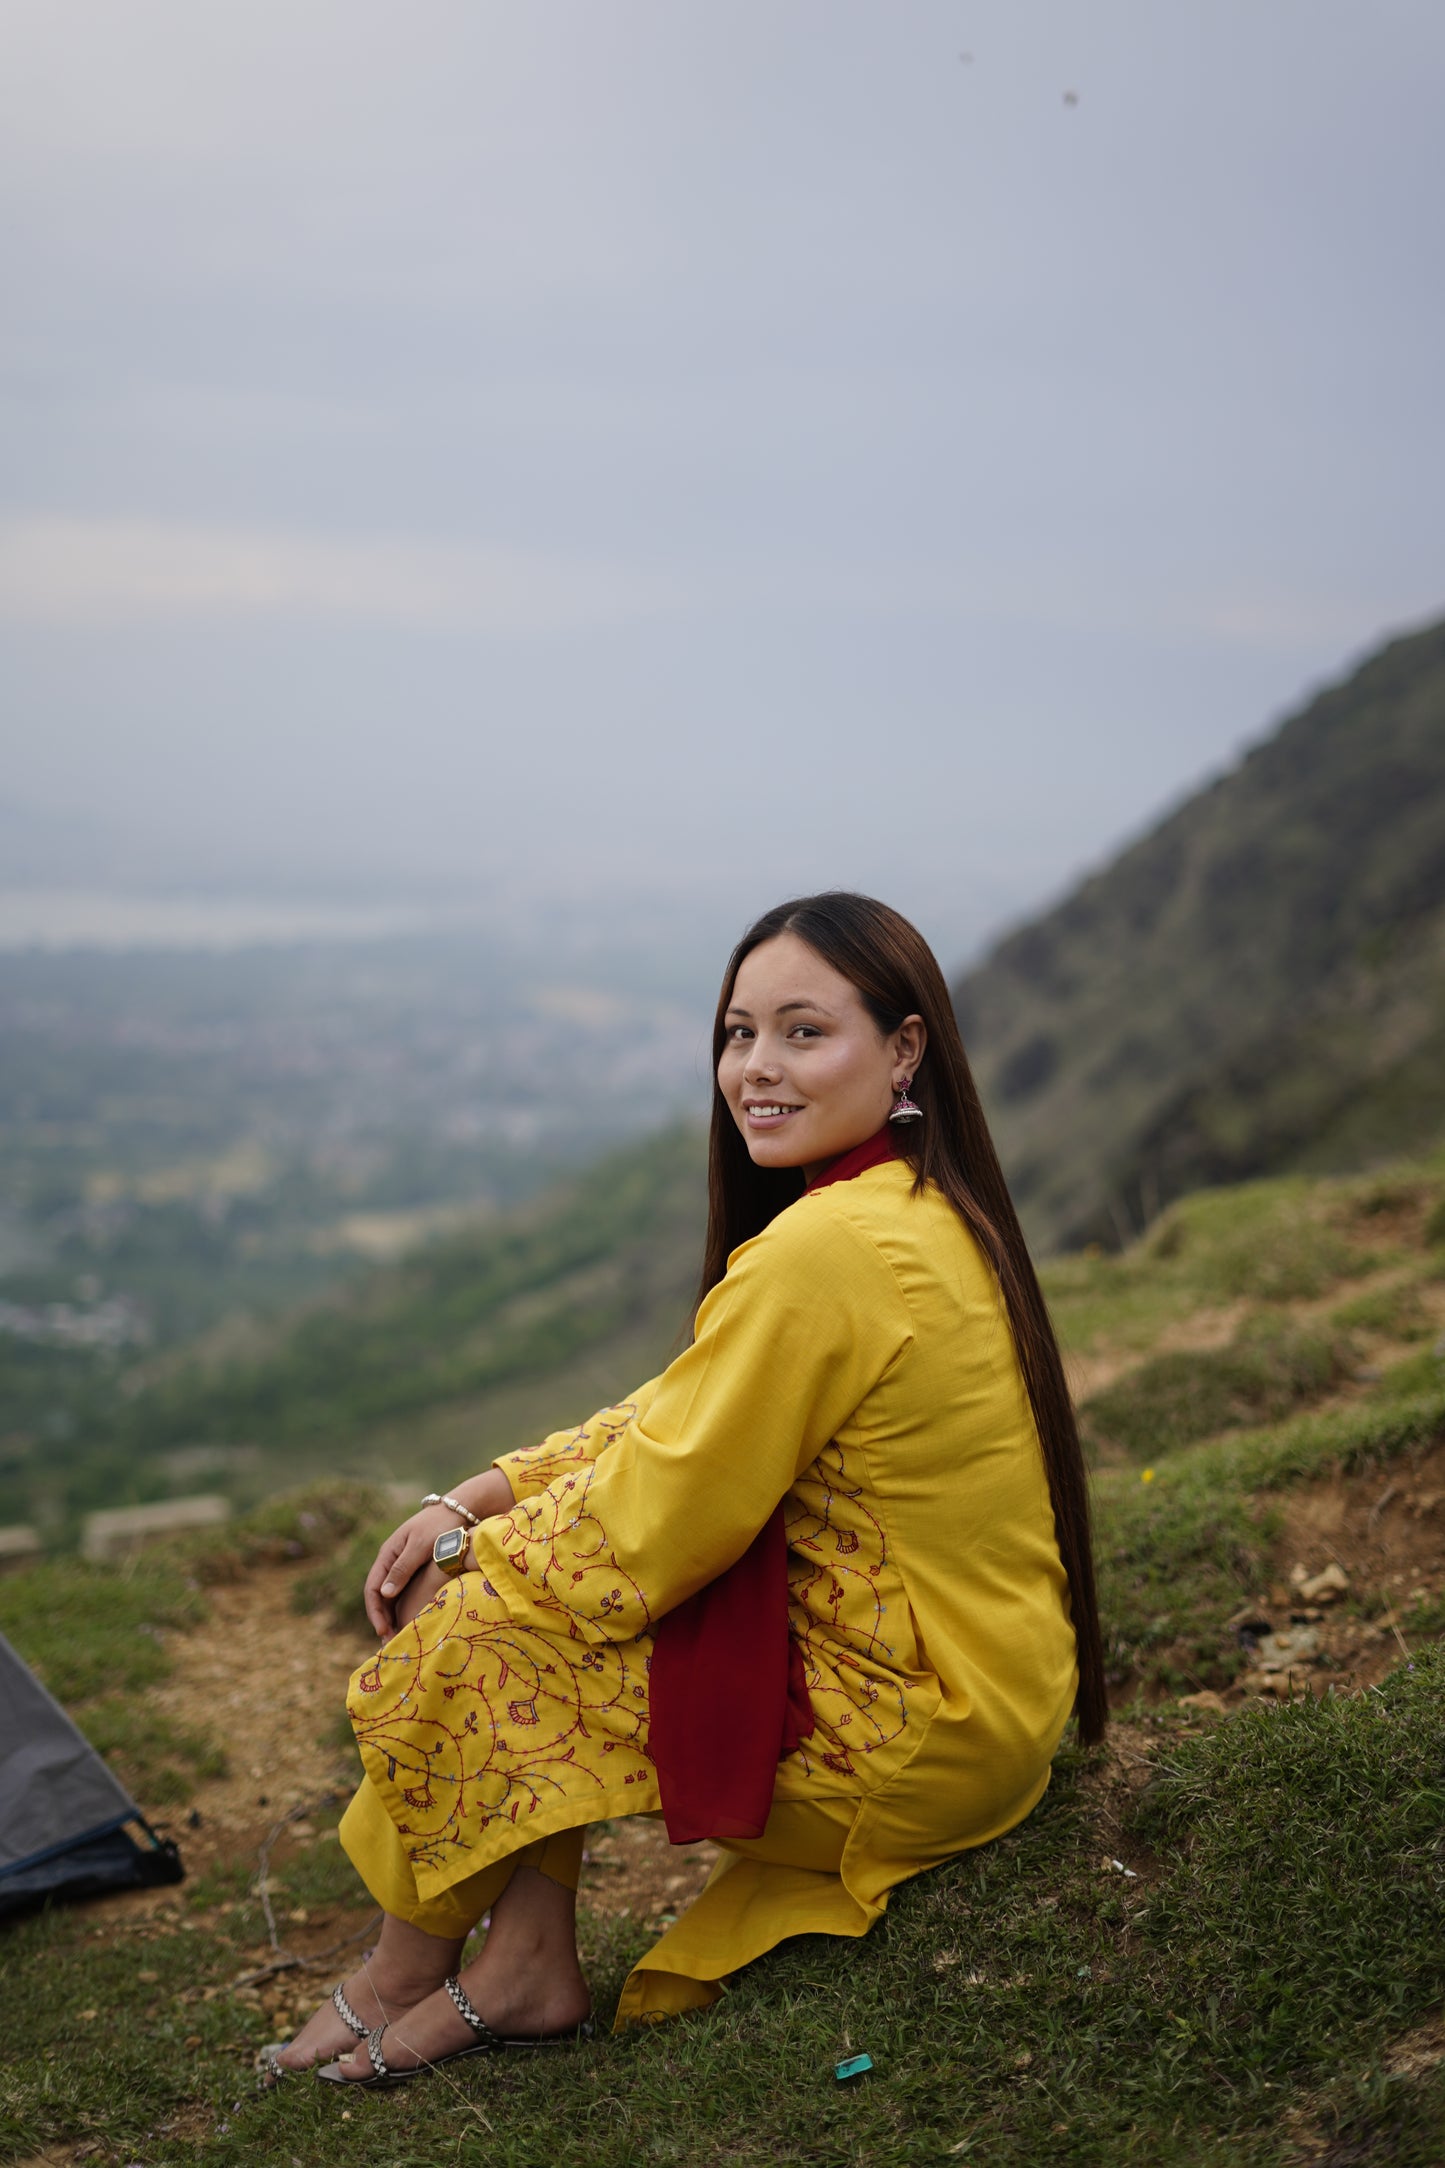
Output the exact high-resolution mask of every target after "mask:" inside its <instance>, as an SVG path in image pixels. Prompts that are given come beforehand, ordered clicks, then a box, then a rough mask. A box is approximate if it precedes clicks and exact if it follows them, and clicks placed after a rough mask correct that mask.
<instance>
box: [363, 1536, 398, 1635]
mask: <svg viewBox="0 0 1445 2168" xmlns="http://www.w3.org/2000/svg"><path fill="white" fill-rule="evenodd" d="M405 1545H406V1530H405V1528H398V1529H396V1530H395V1531H394V1532H393V1533H392V1534H391V1535H389V1536H388V1537H387V1539H386V1541H385V1543H383V1545H382V1546H381V1549H380V1550H379V1551H378V1552H377V1554H376V1557H375V1559H374V1561H373V1563H372V1568H371V1571H370V1573H369V1574H368V1575H367V1576H366V1585H365V1587H364V1588H363V1590H362V1599H361V1600H362V1602H363V1603H364V1604H365V1606H366V1615H367V1617H368V1619H369V1620H370V1621H371V1624H372V1626H373V1628H374V1629H375V1631H376V1632H377V1633H379V1634H390V1633H392V1632H393V1631H394V1629H395V1624H396V1621H395V1618H394V1615H393V1612H392V1606H391V1604H390V1602H389V1601H388V1599H387V1598H386V1597H385V1596H384V1595H383V1594H382V1588H383V1586H384V1584H386V1583H387V1582H388V1581H391V1580H392V1577H393V1576H394V1574H395V1571H396V1559H397V1556H398V1553H399V1552H400V1551H402V1550H403V1549H404V1548H405Z"/></svg>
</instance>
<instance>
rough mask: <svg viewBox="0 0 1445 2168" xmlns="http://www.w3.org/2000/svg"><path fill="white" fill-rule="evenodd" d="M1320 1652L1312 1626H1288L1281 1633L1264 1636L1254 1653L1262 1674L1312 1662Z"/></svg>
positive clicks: (1314, 1629)
mask: <svg viewBox="0 0 1445 2168" xmlns="http://www.w3.org/2000/svg"><path fill="white" fill-rule="evenodd" d="M1319 1650H1320V1637H1319V1633H1318V1630H1317V1629H1316V1628H1315V1627H1313V1626H1290V1627H1287V1628H1286V1630H1285V1631H1284V1632H1283V1633H1278V1634H1265V1635H1264V1636H1263V1637H1262V1639H1261V1640H1260V1644H1259V1647H1258V1649H1257V1650H1256V1651H1255V1656H1256V1660H1257V1662H1258V1664H1259V1668H1260V1670H1261V1671H1264V1672H1273V1671H1288V1670H1290V1669H1291V1667H1292V1666H1296V1665H1300V1664H1308V1663H1311V1662H1313V1660H1314V1658H1315V1657H1316V1656H1318V1654H1319Z"/></svg>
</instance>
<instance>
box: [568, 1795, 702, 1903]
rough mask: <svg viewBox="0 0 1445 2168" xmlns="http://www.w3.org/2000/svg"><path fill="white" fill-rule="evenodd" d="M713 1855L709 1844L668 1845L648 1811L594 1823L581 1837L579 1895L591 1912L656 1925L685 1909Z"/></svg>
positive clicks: (661, 1828) (660, 1825)
mask: <svg viewBox="0 0 1445 2168" xmlns="http://www.w3.org/2000/svg"><path fill="white" fill-rule="evenodd" d="M717 1856H718V1855H717V1846H716V1845H715V1844H686V1845H678V1846H676V1847H674V1846H673V1845H670V1844H669V1843H668V1841H667V1831H666V1830H665V1829H664V1827H663V1825H662V1823H661V1822H660V1821H659V1820H657V1819H656V1818H655V1817H654V1816H653V1815H650V1814H636V1815H632V1816H629V1818H628V1819H627V1820H626V1821H623V1822H599V1823H598V1824H597V1825H596V1827H595V1828H594V1829H592V1830H591V1831H590V1833H589V1835H588V1838H587V1850H586V1854H585V1864H584V1866H583V1869H582V1895H583V1897H584V1898H585V1900H586V1902H587V1903H588V1904H589V1905H591V1907H592V1909H593V1911H594V1912H606V1913H610V1914H612V1915H613V1916H614V1917H616V1918H628V1917H631V1918H632V1919H635V1920H641V1921H642V1922H643V1923H644V1924H645V1925H646V1926H648V1927H655V1928H662V1927H665V1926H666V1925H667V1924H668V1923H669V1921H671V1920H674V1919H676V1917H677V1915H678V1913H679V1912H684V1911H686V1909H687V1907H688V1906H689V1905H690V1904H691V1903H692V1900H693V1898H694V1897H696V1896H697V1894H698V1892H699V1891H700V1890H701V1888H702V1886H703V1884H704V1883H705V1882H706V1880H707V1878H708V1876H709V1875H710V1874H711V1873H712V1869H713V1862H714V1860H715V1859H716V1858H717Z"/></svg>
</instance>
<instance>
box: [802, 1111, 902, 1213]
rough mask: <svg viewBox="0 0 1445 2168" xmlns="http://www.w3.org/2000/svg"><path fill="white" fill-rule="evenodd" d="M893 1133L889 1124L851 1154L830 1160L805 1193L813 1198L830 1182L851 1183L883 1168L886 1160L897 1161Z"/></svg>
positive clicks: (843, 1154)
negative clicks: (875, 1169) (818, 1190)
mask: <svg viewBox="0 0 1445 2168" xmlns="http://www.w3.org/2000/svg"><path fill="white" fill-rule="evenodd" d="M896 1157H897V1154H896V1153H895V1151H894V1149H893V1132H892V1130H891V1129H890V1128H889V1127H888V1125H887V1123H886V1122H885V1124H884V1125H883V1127H882V1128H881V1129H880V1130H879V1132H878V1134H877V1136H876V1137H869V1138H868V1139H867V1141H866V1142H865V1143H863V1144H855V1145H854V1146H853V1149H852V1151H851V1152H842V1153H840V1154H839V1156H838V1157H837V1158H836V1159H830V1160H829V1161H828V1163H827V1165H826V1166H825V1167H824V1168H823V1169H822V1170H821V1172H820V1173H818V1174H815V1175H814V1176H813V1179H812V1181H811V1182H810V1183H809V1184H808V1186H807V1189H806V1190H805V1192H804V1195H805V1196H811V1195H812V1193H813V1191H814V1190H815V1189H826V1188H827V1187H828V1184H829V1183H830V1182H851V1181H852V1179H853V1177H854V1175H855V1174H866V1173H867V1172H868V1169H869V1168H870V1167H881V1166H882V1165H883V1163H884V1161H885V1160H889V1159H895V1158H896Z"/></svg>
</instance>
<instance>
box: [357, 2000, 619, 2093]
mask: <svg viewBox="0 0 1445 2168" xmlns="http://www.w3.org/2000/svg"><path fill="white" fill-rule="evenodd" d="M443 1985H444V1986H445V1988H446V1991H447V1993H448V1994H449V1995H450V1996H451V1998H452V2001H453V2002H454V2003H455V2005H456V2007H457V2010H458V2012H459V2014H460V2015H461V2016H462V2017H464V2018H465V2019H466V2021H467V2023H468V2024H469V2025H470V2026H471V2028H472V2031H473V2032H474V2033H475V2034H476V2036H477V2037H476V2039H475V2040H474V2041H473V2042H472V2043H471V2045H470V2046H468V2047H464V2048H452V2049H451V2051H450V2052H449V2053H448V2054H446V2055H434V2056H432V2057H431V2058H430V2060H428V2061H423V2062H419V2063H414V2064H413V2065H412V2067H411V2069H410V2070H393V2069H391V2068H390V2067H389V2065H388V2063H387V2060H386V2057H385V2056H384V2055H383V2054H382V2052H381V2037H382V2034H383V2033H384V2032H386V2030H387V2027H386V2026H385V2025H378V2026H377V2028H376V2030H375V2032H371V2033H368V2034H367V2035H366V2053H367V2057H368V2059H369V2061H370V2063H371V2076H370V2077H369V2078H350V2077H348V2076H347V2075H346V2073H345V2072H344V2071H343V2070H342V2067H341V2064H340V2062H339V2061H338V2062H334V2063H326V2064H324V2065H323V2066H322V2067H321V2068H320V2069H318V2070H317V2072H316V2075H317V2077H318V2078H325V2079H326V2081H327V2083H328V2084H330V2085H359V2086H363V2087H365V2086H377V2087H382V2086H390V2085H410V2083H411V2081H412V2079H413V2078H424V2077H426V2075H427V2074H428V2072H429V2071H432V2070H439V2069H440V2068H441V2066H442V2064H443V2063H460V2062H465V2061H466V2060H467V2058H468V2057H469V2056H472V2055H497V2054H500V2053H501V2052H502V2051H503V2050H504V2049H507V2048H567V2047H573V2046H575V2045H576V2044H577V2043H578V2042H579V2041H582V2040H590V2039H591V2037H592V2031H593V2025H592V2020H591V2018H590V2017H584V2018H583V2020H582V2022H581V2024H580V2025H569V2026H568V2028H567V2030H566V2032H559V2033H542V2034H539V2035H537V2036H535V2037H533V2038H530V2039H522V2040H514V2039H510V2038H509V2037H508V2036H507V2035H506V2034H505V2033H495V2032H493V2031H492V2028H491V2026H490V2025H489V2024H488V2023H487V2021H486V2019H485V2018H483V2017H478V2015H477V2013H476V2011H475V2010H474V2009H473V2008H472V2005H471V2002H470V2000H469V1998H468V1995H467V1991H466V1989H465V1988H464V1987H463V1986H462V1983H461V1981H460V1980H458V1979H457V1978H456V1977H455V1976H452V1977H449V1978H448V1979H447V1980H445V1981H444V1982H443Z"/></svg>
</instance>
